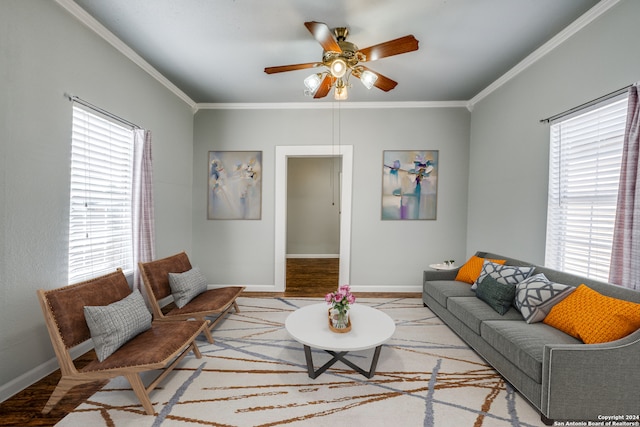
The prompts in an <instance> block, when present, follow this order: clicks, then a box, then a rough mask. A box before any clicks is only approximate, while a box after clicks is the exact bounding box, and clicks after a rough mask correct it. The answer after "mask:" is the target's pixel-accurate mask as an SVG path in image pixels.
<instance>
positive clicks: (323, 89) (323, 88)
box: [313, 74, 335, 98]
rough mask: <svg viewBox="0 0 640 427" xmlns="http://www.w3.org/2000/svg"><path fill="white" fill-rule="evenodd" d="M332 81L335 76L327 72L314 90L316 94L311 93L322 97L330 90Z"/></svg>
mask: <svg viewBox="0 0 640 427" xmlns="http://www.w3.org/2000/svg"><path fill="white" fill-rule="evenodd" d="M334 81H335V77H332V76H331V75H329V74H327V75H326V76H325V77H324V79H322V82H321V83H320V87H319V88H318V90H317V91H316V94H315V95H313V97H314V98H324V97H325V96H327V94H328V93H329V91H330V90H331V86H332V85H333V82H334Z"/></svg>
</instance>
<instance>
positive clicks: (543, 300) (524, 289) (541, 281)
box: [514, 273, 576, 323]
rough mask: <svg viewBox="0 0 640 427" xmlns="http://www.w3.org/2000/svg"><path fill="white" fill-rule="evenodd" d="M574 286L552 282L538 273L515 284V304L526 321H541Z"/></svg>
mask: <svg viewBox="0 0 640 427" xmlns="http://www.w3.org/2000/svg"><path fill="white" fill-rule="evenodd" d="M575 289H576V288H574V287H573V286H569V285H563V284H560V283H554V282H552V281H550V280H549V279H547V278H546V277H545V275H544V274H542V273H539V274H536V275H534V276H531V277H527V278H526V279H524V280H523V281H522V282H520V283H518V284H517V285H516V297H515V301H514V303H515V306H516V308H517V309H518V310H520V313H522V317H524V320H525V321H526V322H527V323H536V322H542V320H543V319H544V318H545V316H546V315H547V314H548V313H549V311H551V309H552V308H553V306H554V305H556V304H557V303H559V302H560V301H562V300H563V299H565V298H566V297H567V296H568V295H569V294H570V293H571V292H573V291H574V290H575Z"/></svg>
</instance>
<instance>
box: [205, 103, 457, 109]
mask: <svg viewBox="0 0 640 427" xmlns="http://www.w3.org/2000/svg"><path fill="white" fill-rule="evenodd" d="M338 104H339V105H340V108H341V109H343V110H348V109H383V108H384V109H390V108H467V104H468V101H424V102H422V101H416V102H410V101H408V102H344V101H337V102H327V101H324V102H254V103H201V104H196V106H195V111H198V110H326V109H333V108H335V107H336V105H338Z"/></svg>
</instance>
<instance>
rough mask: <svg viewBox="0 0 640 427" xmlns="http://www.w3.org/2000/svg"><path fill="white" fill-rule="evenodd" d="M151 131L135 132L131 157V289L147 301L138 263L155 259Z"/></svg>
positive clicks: (138, 130)
mask: <svg viewBox="0 0 640 427" xmlns="http://www.w3.org/2000/svg"><path fill="white" fill-rule="evenodd" d="M152 172H153V170H152V158H151V132H150V131H148V130H144V129H136V130H134V155H133V263H134V264H133V265H134V275H133V288H134V289H138V290H140V293H142V295H143V296H144V297H145V299H146V300H147V301H148V299H147V294H146V292H145V290H144V286H143V285H142V282H141V279H140V271H139V269H138V262H147V261H152V260H153V259H155V227H154V214H153V174H152Z"/></svg>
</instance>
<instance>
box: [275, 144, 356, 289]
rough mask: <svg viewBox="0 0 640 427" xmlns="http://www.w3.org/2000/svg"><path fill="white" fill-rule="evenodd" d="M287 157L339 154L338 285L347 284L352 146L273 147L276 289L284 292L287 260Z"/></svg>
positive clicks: (331, 155) (335, 155) (349, 258)
mask: <svg viewBox="0 0 640 427" xmlns="http://www.w3.org/2000/svg"><path fill="white" fill-rule="evenodd" d="M289 157H342V192H341V194H340V208H341V210H340V273H339V279H338V280H339V282H338V283H340V284H348V283H349V277H350V265H351V262H350V261H351V196H352V187H353V146H352V145H338V146H335V145H302V146H298V145H289V146H284V145H281V146H276V159H275V168H276V169H275V172H276V176H275V239H274V240H275V277H274V283H275V291H276V292H284V290H285V287H286V262H287V165H288V158H289Z"/></svg>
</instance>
